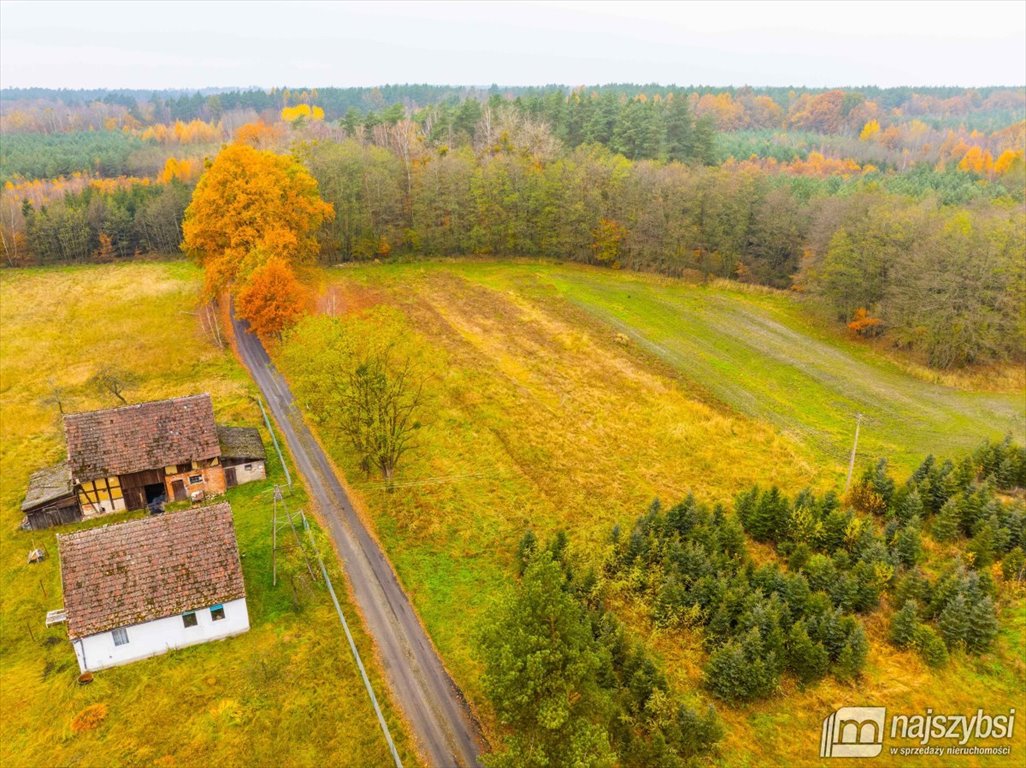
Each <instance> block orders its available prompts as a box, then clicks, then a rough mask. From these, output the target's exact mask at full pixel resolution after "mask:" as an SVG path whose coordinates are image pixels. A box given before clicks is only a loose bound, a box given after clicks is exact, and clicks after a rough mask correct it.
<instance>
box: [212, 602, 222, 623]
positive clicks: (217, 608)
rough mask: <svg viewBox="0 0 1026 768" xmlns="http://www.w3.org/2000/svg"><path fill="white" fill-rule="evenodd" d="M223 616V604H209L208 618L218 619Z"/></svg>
mask: <svg viewBox="0 0 1026 768" xmlns="http://www.w3.org/2000/svg"><path fill="white" fill-rule="evenodd" d="M223 618H224V606H223V605H221V604H218V605H212V606H210V620H211V621H220V620H221V619H223Z"/></svg>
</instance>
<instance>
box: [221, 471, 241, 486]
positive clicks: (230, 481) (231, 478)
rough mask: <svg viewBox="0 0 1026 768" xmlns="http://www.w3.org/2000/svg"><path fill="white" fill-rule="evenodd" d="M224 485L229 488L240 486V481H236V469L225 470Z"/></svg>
mask: <svg viewBox="0 0 1026 768" xmlns="http://www.w3.org/2000/svg"><path fill="white" fill-rule="evenodd" d="M224 484H225V485H226V486H228V487H229V488H234V487H235V486H237V485H238V484H239V481H238V480H236V479H235V467H225V468H224Z"/></svg>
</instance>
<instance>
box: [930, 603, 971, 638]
mask: <svg viewBox="0 0 1026 768" xmlns="http://www.w3.org/2000/svg"><path fill="white" fill-rule="evenodd" d="M937 626H938V627H939V628H940V632H941V636H942V637H943V638H944V642H945V643H946V644H947V646H948V648H950V649H955V648H959V647H963V646H965V644H966V640H967V639H968V636H969V603H968V601H967V600H966V597H965V595H964V594H963V593H961V592H959V593H958V594H956V595H955V597H954V598H952V599H951V600H949V601H948V603H947V605H945V606H944V609H943V610H942V611H941V612H940V617H939V618H938V619H937Z"/></svg>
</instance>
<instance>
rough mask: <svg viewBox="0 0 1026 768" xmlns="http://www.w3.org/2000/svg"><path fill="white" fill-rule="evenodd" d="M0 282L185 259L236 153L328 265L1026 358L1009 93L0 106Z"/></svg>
mask: <svg viewBox="0 0 1026 768" xmlns="http://www.w3.org/2000/svg"><path fill="white" fill-rule="evenodd" d="M3 96H4V99H3V109H2V113H0V127H2V130H3V135H4V142H3V149H2V151H0V177H2V180H3V184H4V187H3V190H2V199H0V232H2V235H3V248H4V257H5V262H6V263H7V264H8V265H11V266H14V265H20V264H27V263H55V262H74V261H86V260H97V259H98V260H108V259H112V258H129V257H134V256H136V255H141V254H146V253H171V252H175V251H177V250H178V247H179V244H180V241H181V224H182V221H183V218H184V210H185V206H186V204H187V203H188V196H189V193H190V190H191V187H192V185H193V184H194V183H195V181H196V180H197V178H198V177H199V175H200V173H201V172H202V169H203V166H204V163H205V162H209V161H210V159H211V158H212V157H213V156H214V155H216V153H217V152H218V150H219V149H220V148H221V147H222V146H225V145H226V144H228V143H232V142H234V143H241V144H247V145H250V146H253V147H255V148H257V149H260V150H267V151H274V152H278V153H289V154H292V155H293V156H294V157H296V158H297V159H299V161H300V162H301V163H302V164H304V165H305V166H306V167H307V168H308V169H309V171H310V172H311V174H312V175H313V177H314V178H315V179H316V181H317V184H318V188H319V191H320V194H321V196H322V197H323V199H324V200H325V201H326V202H327V203H329V204H331V205H332V207H333V209H334V211H335V215H334V217H333V218H331V217H329V218H327V219H325V221H324V223H323V226H322V229H321V231H320V233H319V243H320V245H319V248H318V249H317V250H318V254H317V258H319V259H320V260H321V261H323V262H324V263H329V264H331V263H339V262H344V261H354V260H366V259H383V258H421V257H425V258H432V257H438V256H453V255H466V256H470V255H473V256H498V257H525V258H543V259H552V260H567V261H577V262H583V263H588V264H596V265H602V266H607V267H611V268H617V269H619V268H623V269H633V270H645V271H655V272H660V273H663V274H667V275H673V276H683V277H686V278H689V279H694V280H708V279H712V278H725V279H730V280H738V281H741V282H748V283H755V284H759V285H766V286H769V287H773V288H778V289H788V290H792V291H796V292H800V293H803V294H805V295H807V296H808V297H810V301H811V304H810V306H812V305H813V304H814V305H815V306H816V307H819V308H821V309H823V310H825V311H826V312H827V313H828V314H829V315H830V316H832V317H833V318H834V319H835V320H836V322H838V324H840V325H842V326H843V325H847V326H848V329H849V332H850V333H852V334H853V335H857V336H862V337H867V338H877V337H879V338H883V339H885V340H886V342H887V343H890V344H892V345H894V346H895V347H898V348H901V349H906V350H910V351H911V352H912V354H913V355H914V356H916V357H917V358H918V359H921V360H922V361H923V362H925V363H926V364H928V365H930V366H933V367H936V368H940V369H947V368H959V367H964V366H967V365H973V364H981V363H982V364H990V363H1000V362H1007V361H1012V362H1021V361H1023V359H1024V348H1026V319H1024V315H1023V313H1022V312H1021V310H1020V308H1021V306H1022V305H1023V303H1024V301H1026V287H1024V286H1026V268H1024V266H1023V260H1022V259H1021V258H1020V257H1021V254H1022V253H1023V252H1026V235H1024V227H1023V219H1024V188H1026V163H1024V159H1023V149H1024V143H1026V119H1024V118H1026V106H1024V105H1026V94H1024V93H1023V92H1022V90H1021V89H1014V88H995V89H978V90H971V91H970V90H960V89H883V90H881V89H858V90H845V89H833V90H821V91H816V90H808V89H798V90H789V91H785V90H783V89H750V88H749V89H716V90H713V89H702V88H688V89H685V88H663V87H656V86H634V85H620V86H602V87H600V88H588V89H584V88H575V89H570V88H564V87H550V88H522V89H501V90H500V89H497V88H488V89H473V88H440V87H433V86H388V87H383V88H380V89H320V90H317V89H293V90H289V89H274V90H271V91H266V92H265V91H223V92H218V93H206V94H202V93H193V94H180V93H164V94H161V93H152V94H142V93H134V92H115V91H112V92H106V93H103V94H99V93H92V92H60V91H43V90H37V89H31V90H25V91H17V90H8V91H4V93H3Z"/></svg>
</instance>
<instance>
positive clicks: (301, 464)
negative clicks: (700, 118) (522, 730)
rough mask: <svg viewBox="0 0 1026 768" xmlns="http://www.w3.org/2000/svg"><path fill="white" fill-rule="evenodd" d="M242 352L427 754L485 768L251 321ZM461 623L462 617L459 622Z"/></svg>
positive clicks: (398, 593) (452, 695)
mask: <svg viewBox="0 0 1026 768" xmlns="http://www.w3.org/2000/svg"><path fill="white" fill-rule="evenodd" d="M232 323H233V326H234V330H235V337H236V339H237V341H238V349H239V354H240V355H241V357H242V360H243V362H244V363H245V364H246V367H247V368H249V371H250V373H251V375H252V376H253V379H254V380H255V381H256V383H257V384H258V385H259V387H260V389H261V391H262V392H263V393H264V398H265V399H266V400H267V403H268V405H269V406H270V408H271V413H272V414H273V415H274V419H275V421H276V422H277V423H278V429H279V430H280V431H281V433H282V434H283V435H284V436H285V441H286V442H287V443H288V447H289V450H290V451H291V452H292V457H293V459H294V460H295V463H296V467H297V468H298V470H299V472H300V473H301V474H302V475H303V478H304V479H305V480H306V486H307V488H308V489H309V491H310V496H311V498H312V499H313V501H314V502H315V503H316V504H317V506H318V508H319V509H320V512H321V519H322V520H324V521H325V522H326V523H327V526H328V531H329V533H330V534H331V537H332V539H333V540H334V542H335V547H336V548H337V551H338V553H339V555H340V556H341V558H342V565H343V566H344V568H345V571H346V574H347V576H348V577H349V583H350V584H351V585H352V588H353V594H354V596H355V598H356V602H357V604H358V605H359V607H360V611H361V613H362V614H363V619H364V624H365V626H366V629H367V631H368V632H369V633H370V635H371V636H372V637H373V638H374V642H375V644H376V645H377V649H378V652H379V655H380V658H381V662H382V665H383V666H384V669H385V675H386V677H387V678H388V682H389V685H390V686H391V689H392V693H393V700H394V701H397V702H398V703H399V705H400V706H401V707H402V709H403V712H404V714H405V716H406V720H407V722H408V723H409V724H410V725H411V727H412V729H413V733H414V737H415V738H416V740H417V745H418V747H419V749H420V753H421V754H422V755H423V756H424V757H425V758H426V759H427V761H428V763H429V765H431V766H437V768H450V767H455V766H459V767H460V768H471V767H472V766H480V765H481V763H480V761H479V757H478V756H479V754H480V751H481V748H482V745H483V744H484V740H483V737H482V736H481V732H480V729H479V728H478V725H477V722H476V721H475V719H474V717H473V716H472V715H471V713H470V710H469V709H468V708H467V706H466V703H465V700H464V698H463V696H462V694H461V693H460V691H459V689H457V687H456V685H455V684H454V683H453V681H452V679H451V678H450V677H449V675H448V673H447V672H446V671H445V668H444V667H443V666H442V662H441V660H440V659H439V658H438V654H437V653H436V651H435V649H434V646H432V644H431V641H430V640H429V639H428V637H427V635H426V634H425V632H424V629H423V627H422V626H421V624H420V622H419V621H418V620H417V617H416V615H415V614H414V612H413V607H412V606H411V605H410V601H409V598H408V597H407V596H406V593H405V592H404V591H403V588H402V587H401V586H400V585H399V581H398V579H397V578H396V575H395V572H394V571H393V569H392V566H391V564H390V563H389V562H388V560H387V559H386V558H385V555H384V553H382V551H381V548H380V547H379V546H378V544H377V542H376V541H374V539H373V538H372V537H371V536H370V535H369V534H368V532H367V529H366V528H365V527H364V525H363V522H362V521H361V520H360V518H359V516H358V515H357V514H356V513H355V512H354V511H353V506H352V504H351V503H350V501H349V498H348V496H347V495H346V492H345V490H344V489H343V488H342V484H341V483H339V481H338V478H337V477H336V475H335V472H334V470H333V468H332V465H331V462H330V461H329V460H328V457H327V456H325V455H324V451H323V450H321V447H320V445H319V444H318V443H317V441H316V440H314V439H313V436H312V435H311V434H310V430H309V429H308V428H307V426H306V424H305V423H304V422H303V418H302V416H301V414H300V413H299V410H298V408H296V406H295V403H294V401H293V398H292V393H291V392H290V391H289V388H288V385H287V384H286V383H285V380H284V378H282V376H281V374H280V373H278V371H277V370H276V369H275V367H274V365H273V364H272V363H271V361H270V359H269V358H268V356H267V352H266V351H264V348H263V346H262V345H261V344H260V341H259V340H258V339H257V338H256V337H255V336H254V335H253V334H251V333H249V331H248V329H247V324H246V323H245V321H242V320H238V319H237V318H233V320H232ZM454 620H458V618H455V617H454Z"/></svg>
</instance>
